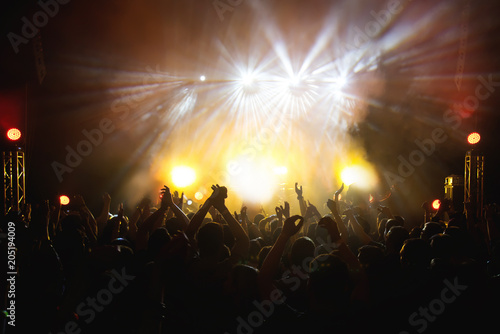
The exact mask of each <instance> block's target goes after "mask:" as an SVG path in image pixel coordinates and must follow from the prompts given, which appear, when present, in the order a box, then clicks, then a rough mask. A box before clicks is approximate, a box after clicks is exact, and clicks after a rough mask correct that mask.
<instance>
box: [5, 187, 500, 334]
mask: <svg viewBox="0 0 500 334" xmlns="http://www.w3.org/2000/svg"><path fill="white" fill-rule="evenodd" d="M306 190H307V189H306ZM295 191H296V195H297V201H298V202H297V203H293V204H294V206H295V205H296V204H298V205H297V207H298V208H300V212H295V213H291V212H290V211H291V210H290V204H289V203H288V202H284V203H283V205H279V206H276V210H275V213H273V214H272V215H265V214H264V213H262V212H260V213H257V214H252V215H251V216H250V213H249V210H247V208H246V207H242V208H239V210H238V212H236V211H230V209H229V208H228V207H227V206H226V198H227V188H225V187H223V186H219V185H214V186H212V194H211V196H210V197H209V198H208V199H206V201H205V202H204V203H203V204H202V205H200V207H199V209H198V210H197V211H196V212H188V210H186V208H184V210H183V206H184V203H183V196H182V195H180V196H179V194H178V193H177V192H171V190H170V189H169V188H168V187H167V186H165V187H164V188H163V189H162V192H161V194H162V196H161V203H160V205H159V207H157V208H152V207H151V205H152V203H151V201H150V200H148V199H144V200H142V201H141V202H140V203H139V204H138V205H137V208H136V209H135V211H134V212H129V213H127V214H128V215H126V213H125V212H124V209H123V205H121V206H120V207H119V209H118V212H116V213H115V214H114V215H111V214H110V206H111V197H110V196H109V195H108V194H105V195H104V196H103V203H102V211H101V212H100V213H99V215H98V216H96V217H94V215H93V214H92V212H91V211H90V210H89V209H88V207H87V206H86V204H85V201H84V199H83V198H82V197H81V196H76V197H75V198H73V201H72V208H73V210H72V211H71V212H67V211H66V210H62V209H61V206H60V205H59V204H52V205H51V204H50V203H49V202H48V201H46V202H44V203H41V204H38V205H33V207H32V210H30V209H29V207H27V209H26V210H24V211H23V212H22V213H21V212H10V213H9V214H8V215H7V216H6V217H4V218H5V219H4V221H3V223H2V226H1V229H2V231H3V232H4V233H6V232H5V231H7V225H6V224H7V222H14V223H15V226H16V247H17V253H16V264H17V268H16V271H17V276H16V277H17V281H16V315H17V323H16V330H17V331H19V332H22V333H231V334H232V333H248V334H250V333H345V332H348V333H361V332H365V331H368V330H371V331H376V332H379V331H380V332H384V333H423V332H426V333H433V332H451V331H453V330H461V331H464V330H466V329H469V330H474V331H475V332H481V331H483V330H486V329H487V330H491V328H492V327H491V326H495V325H496V323H497V319H496V318H495V316H496V315H497V314H498V313H497V312H498V310H499V307H498V306H497V304H498V297H499V296H500V295H499V288H498V282H499V278H500V257H499V255H500V254H499V247H498V241H499V240H500V239H499V236H500V234H499V233H498V224H499V220H498V218H499V211H498V209H497V207H496V206H495V205H489V206H487V207H485V212H484V213H485V215H484V219H482V220H477V219H476V218H475V217H474V215H473V214H471V213H470V206H469V205H466V208H465V210H464V212H454V211H453V209H452V208H451V205H450V203H448V202H446V201H443V204H442V205H441V207H440V209H439V210H438V211H437V212H433V211H432V210H431V208H430V207H429V206H428V205H427V204H424V205H423V210H424V211H425V214H426V219H425V220H426V221H425V222H424V223H423V224H418V223H415V222H408V221H406V220H405V219H404V218H403V216H398V215H395V213H393V212H392V211H391V209H390V208H389V207H387V206H382V205H380V203H376V202H373V201H372V202H370V201H369V200H368V198H365V197H363V196H351V197H347V196H345V197H346V198H348V199H346V200H344V201H342V200H339V197H340V196H339V195H340V194H341V193H342V191H343V186H342V188H341V189H339V190H338V191H337V192H336V193H335V195H334V196H332V199H325V202H326V204H327V207H328V209H329V211H330V212H328V213H327V214H326V215H322V214H321V213H320V212H319V210H318V209H317V208H316V207H315V206H314V205H313V204H311V203H310V202H308V201H306V200H305V198H304V191H303V188H302V187H301V186H299V185H298V184H296V185H295ZM311 191H312V190H311ZM297 211H298V210H297ZM412 226H413V227H412ZM410 227H412V228H411V229H410ZM2 247H4V248H6V243H5V242H3V240H2ZM3 251H5V252H4V253H6V250H3ZM3 281H5V280H3ZM3 290H4V291H2V297H3V298H2V300H3V301H5V300H6V297H5V295H6V291H7V290H6V289H3ZM4 306H5V305H4ZM4 309H5V307H4ZM4 314H5V312H4ZM4 318H5V317H4ZM5 319H6V320H8V318H5ZM6 320H5V321H6ZM4 328H5V327H4ZM494 328H495V327H493V329H494ZM7 329H8V330H9V328H7Z"/></svg>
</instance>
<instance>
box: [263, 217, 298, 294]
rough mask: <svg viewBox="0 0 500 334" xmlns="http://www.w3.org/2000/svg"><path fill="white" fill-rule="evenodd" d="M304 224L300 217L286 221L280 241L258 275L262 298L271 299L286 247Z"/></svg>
mask: <svg viewBox="0 0 500 334" xmlns="http://www.w3.org/2000/svg"><path fill="white" fill-rule="evenodd" d="M303 224H304V218H302V217H301V216H299V215H296V216H292V217H290V218H288V219H286V220H285V222H284V224H283V229H282V230H281V233H280V235H279V236H278V239H277V240H276V242H275V243H274V245H273V247H272V248H271V250H270V251H269V253H268V254H267V256H266V258H265V260H264V262H263V263H262V267H261V268H260V271H259V275H258V278H257V279H258V284H259V293H260V296H261V298H263V299H269V296H270V294H271V292H272V290H273V278H274V277H275V276H276V274H277V272H278V269H279V267H280V259H281V256H282V255H283V251H284V250H285V246H286V244H287V242H288V240H290V238H291V237H292V236H293V235H294V234H296V233H297V232H299V231H300V229H301V228H302V225H303Z"/></svg>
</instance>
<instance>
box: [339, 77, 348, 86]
mask: <svg viewBox="0 0 500 334" xmlns="http://www.w3.org/2000/svg"><path fill="white" fill-rule="evenodd" d="M346 84H347V78H346V77H344V76H341V77H339V78H338V79H337V85H338V88H339V89H341V88H342V87H344V86H345V85H346Z"/></svg>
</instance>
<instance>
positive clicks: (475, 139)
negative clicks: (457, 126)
mask: <svg viewBox="0 0 500 334" xmlns="http://www.w3.org/2000/svg"><path fill="white" fill-rule="evenodd" d="M480 140H481V135H480V134H479V133H477V132H472V133H471V134H469V136H468V137H467V141H468V142H469V144H471V145H475V144H477V143H479V141H480Z"/></svg>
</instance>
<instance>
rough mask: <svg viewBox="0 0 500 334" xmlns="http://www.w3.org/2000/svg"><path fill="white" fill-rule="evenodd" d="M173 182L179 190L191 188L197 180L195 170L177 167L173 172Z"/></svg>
mask: <svg viewBox="0 0 500 334" xmlns="http://www.w3.org/2000/svg"><path fill="white" fill-rule="evenodd" d="M170 175H171V177H172V182H173V183H174V185H175V186H176V187H178V188H185V187H187V186H190V185H192V184H193V183H194V181H195V180H196V173H195V171H194V169H192V168H191V167H187V166H177V167H175V168H174V169H172V172H171V174H170Z"/></svg>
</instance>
